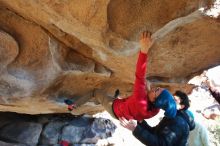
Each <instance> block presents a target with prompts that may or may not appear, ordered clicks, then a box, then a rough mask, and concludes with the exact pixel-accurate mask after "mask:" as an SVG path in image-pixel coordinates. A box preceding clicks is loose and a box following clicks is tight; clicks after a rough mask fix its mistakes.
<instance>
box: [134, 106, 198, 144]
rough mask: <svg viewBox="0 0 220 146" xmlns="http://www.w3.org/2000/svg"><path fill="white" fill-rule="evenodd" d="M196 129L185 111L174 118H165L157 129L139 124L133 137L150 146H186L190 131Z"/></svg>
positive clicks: (145, 123) (143, 123)
mask: <svg viewBox="0 0 220 146" xmlns="http://www.w3.org/2000/svg"><path fill="white" fill-rule="evenodd" d="M194 128H195V123H194V120H193V118H192V117H191V116H190V115H189V113H188V112H186V111H184V110H179V111H177V114H176V116H175V117H174V118H167V117H164V118H163V119H162V120H161V121H160V123H159V124H158V125H157V126H156V127H150V126H149V125H148V124H147V122H146V121H143V122H141V123H140V122H138V125H137V127H136V128H135V130H134V131H133V135H134V136H135V137H136V138H137V139H138V140H140V141H141V142H142V143H143V144H145V145H148V146H177V145H178V146H186V144H187V139H188V136H189V131H190V130H193V129H194Z"/></svg>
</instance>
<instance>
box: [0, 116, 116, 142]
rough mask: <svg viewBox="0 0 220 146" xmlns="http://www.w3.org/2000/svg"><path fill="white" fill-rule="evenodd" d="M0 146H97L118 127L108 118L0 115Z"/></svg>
mask: <svg viewBox="0 0 220 146" xmlns="http://www.w3.org/2000/svg"><path fill="white" fill-rule="evenodd" d="M0 115H1V118H0V145H1V146H36V145H38V146H49V145H50V146H60V144H61V143H62V141H65V142H68V143H69V144H71V145H74V146H75V145H78V146H81V145H84V144H87V145H91V146H94V145H95V144H96V143H97V142H98V140H101V139H107V138H109V137H111V136H112V135H113V134H114V132H115V129H116V125H115V124H114V123H113V122H112V121H110V120H109V119H105V118H92V117H89V116H85V115H84V116H78V117H74V116H72V115H70V114H62V115H61V114H50V115H36V116H31V115H22V114H20V115H19V114H16V113H0Z"/></svg>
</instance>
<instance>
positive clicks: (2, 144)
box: [0, 141, 27, 146]
mask: <svg viewBox="0 0 220 146" xmlns="http://www.w3.org/2000/svg"><path fill="white" fill-rule="evenodd" d="M0 146H27V145H25V144H16V143H7V142H3V141H0Z"/></svg>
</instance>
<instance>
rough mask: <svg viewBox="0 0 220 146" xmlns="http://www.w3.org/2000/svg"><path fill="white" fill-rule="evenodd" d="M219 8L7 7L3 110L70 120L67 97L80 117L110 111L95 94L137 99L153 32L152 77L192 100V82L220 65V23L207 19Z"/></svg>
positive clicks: (198, 2) (2, 16) (159, 4)
mask: <svg viewBox="0 0 220 146" xmlns="http://www.w3.org/2000/svg"><path fill="white" fill-rule="evenodd" d="M214 2H215V1H213V0H208V1H206V0H194V1H190V0H178V2H177V1H169V0H163V1H162V0H154V1H142V0H135V1H124V0H96V1H91V0H84V1H80V2H79V1H78V0H72V1H58V0H45V1H36V0H28V1H25V2H24V1H18V0H10V1H9V0H0V20H2V21H0V30H1V31H0V49H1V50H0V73H1V74H0V97H1V98H0V110H1V111H13V112H19V113H29V114H38V113H63V112H68V111H67V107H66V105H65V104H64V103H63V100H64V99H65V98H68V99H75V100H74V101H75V102H76V103H77V105H78V108H77V109H74V110H73V111H72V114H76V115H80V114H83V113H95V112H97V111H100V110H103V108H102V107H101V106H100V105H98V104H96V102H95V100H93V99H92V96H88V95H91V94H92V93H93V90H94V88H102V89H103V90H104V88H105V87H106V86H111V87H110V88H111V91H109V92H113V91H114V90H115V89H120V91H121V93H122V94H123V95H129V94H131V92H132V86H133V83H134V78H135V64H136V59H137V55H138V52H139V44H138V36H139V34H140V32H141V31H143V30H145V29H147V30H149V31H151V32H152V33H153V35H152V36H153V38H154V39H155V44H154V46H153V47H152V48H151V50H150V52H149V58H148V60H149V61H148V70H147V78H148V79H149V80H150V81H152V82H153V84H155V85H161V86H163V87H166V88H168V89H170V90H171V92H173V91H175V90H177V89H181V90H184V91H186V92H187V93H189V92H190V90H192V88H193V87H192V86H191V85H186V84H187V82H188V80H189V79H190V78H191V77H192V76H194V75H197V74H199V73H201V72H202V71H203V70H204V69H208V68H210V67H213V66H216V65H218V64H220V58H219V56H220V51H219V47H220V45H219V34H220V29H219V27H220V23H219V20H218V19H219V18H218V17H219V16H216V18H214V17H209V16H204V14H205V12H208V11H209V10H211V9H212V8H213V7H214V5H213V3H214ZM215 7H216V9H218V6H217V5H216V6H215ZM202 9H204V10H205V11H202ZM3 20H4V21H3ZM207 26H210V27H207ZM207 36H209V37H207ZM75 97H77V98H75Z"/></svg>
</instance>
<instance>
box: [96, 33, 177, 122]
mask: <svg viewBox="0 0 220 146" xmlns="http://www.w3.org/2000/svg"><path fill="white" fill-rule="evenodd" d="M152 44H153V40H152V38H151V33H149V32H147V31H145V32H143V33H142V35H141V39H140V45H141V50H140V52H139V57H138V60H137V65H136V73H135V76H136V78H135V83H134V87H133V93H132V95H131V96H129V97H127V98H123V99H119V98H116V99H113V98H109V97H108V96H107V95H106V93H104V92H105V91H102V90H97V91H95V93H94V94H95V97H97V99H98V101H99V102H100V103H101V104H102V105H103V106H104V107H105V109H106V110H107V111H108V112H109V113H110V114H111V115H112V116H113V117H114V118H117V119H119V118H120V117H125V118H126V119H135V120H138V121H142V120H143V119H149V118H151V117H153V116H155V115H156V114H157V113H158V112H159V109H163V110H165V115H166V116H167V117H170V118H173V117H175V115H176V104H175V101H174V99H173V96H172V94H171V93H169V91H167V90H166V89H163V88H159V87H158V88H152V89H150V90H148V91H147V92H146V86H147V85H146V79H145V77H146V70H147V59H148V50H149V49H150V47H151V46H152Z"/></svg>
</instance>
